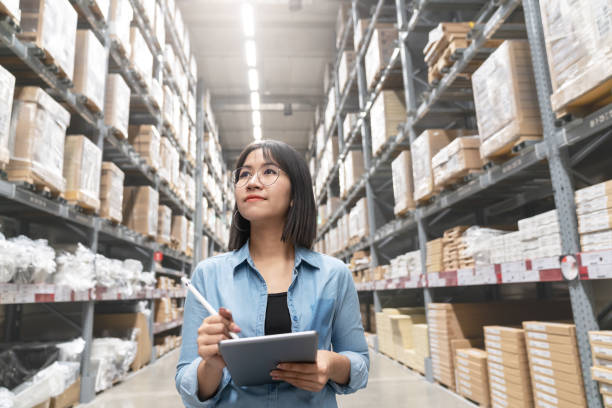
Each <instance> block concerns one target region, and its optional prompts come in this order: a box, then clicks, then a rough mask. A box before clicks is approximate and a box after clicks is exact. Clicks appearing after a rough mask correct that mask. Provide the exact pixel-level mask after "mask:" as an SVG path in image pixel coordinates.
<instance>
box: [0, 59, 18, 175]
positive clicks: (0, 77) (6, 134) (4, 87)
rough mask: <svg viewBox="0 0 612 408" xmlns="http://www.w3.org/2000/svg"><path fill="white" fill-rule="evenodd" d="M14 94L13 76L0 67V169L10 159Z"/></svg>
mask: <svg viewBox="0 0 612 408" xmlns="http://www.w3.org/2000/svg"><path fill="white" fill-rule="evenodd" d="M14 92H15V76H14V75H13V74H11V73H10V72H8V71H7V70H6V69H4V67H2V66H0V169H5V168H6V166H7V165H8V163H9V160H10V159H11V152H10V150H9V138H10V126H11V113H12V111H13V94H14Z"/></svg>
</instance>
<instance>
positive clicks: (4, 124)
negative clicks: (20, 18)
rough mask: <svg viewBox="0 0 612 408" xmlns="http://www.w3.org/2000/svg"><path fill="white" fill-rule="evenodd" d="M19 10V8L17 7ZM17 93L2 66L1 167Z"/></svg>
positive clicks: (6, 159)
mask: <svg viewBox="0 0 612 408" xmlns="http://www.w3.org/2000/svg"><path fill="white" fill-rule="evenodd" d="M17 8H18V9H19V7H17ZM14 92H15V76H14V75H13V74H11V73H10V72H8V71H7V70H6V69H4V67H2V66H0V102H1V104H0V167H1V168H4V167H6V165H7V164H8V163H9V160H10V158H11V153H10V151H9V132H10V125H11V112H12V111H13V94H14ZM194 157H195V156H194Z"/></svg>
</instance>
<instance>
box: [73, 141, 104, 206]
mask: <svg viewBox="0 0 612 408" xmlns="http://www.w3.org/2000/svg"><path fill="white" fill-rule="evenodd" d="M101 165H102V151H101V150H100V149H99V148H98V146H96V145H95V144H93V142H92V141H90V140H89V139H87V138H86V137H85V136H82V135H71V136H68V137H66V143H65V146H64V177H65V178H66V192H65V198H66V200H68V201H69V202H74V203H76V204H78V205H80V206H81V207H84V208H88V209H91V210H94V211H95V212H98V210H99V209H100V167H101Z"/></svg>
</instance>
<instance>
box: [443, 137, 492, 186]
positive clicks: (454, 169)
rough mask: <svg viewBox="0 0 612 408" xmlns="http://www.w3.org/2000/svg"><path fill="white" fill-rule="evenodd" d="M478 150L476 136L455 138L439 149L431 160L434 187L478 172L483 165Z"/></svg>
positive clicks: (478, 145) (478, 140)
mask: <svg viewBox="0 0 612 408" xmlns="http://www.w3.org/2000/svg"><path fill="white" fill-rule="evenodd" d="M479 148H480V139H479V138H478V136H465V137H458V138H456V139H455V140H453V141H452V142H450V143H449V144H448V145H446V146H444V147H443V148H442V149H440V151H439V152H438V153H436V154H435V155H434V156H433V158H432V159H431V166H432V167H433V174H434V184H435V186H436V187H438V186H440V187H442V186H445V185H448V184H450V183H452V182H454V181H457V180H460V179H461V178H462V177H464V176H467V175H468V174H470V173H472V172H476V171H479V170H480V169H481V168H482V165H483V162H482V160H481V159H480V150H479Z"/></svg>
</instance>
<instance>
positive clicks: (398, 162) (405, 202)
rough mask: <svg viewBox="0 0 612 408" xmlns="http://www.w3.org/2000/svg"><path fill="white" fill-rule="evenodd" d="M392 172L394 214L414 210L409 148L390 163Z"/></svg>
mask: <svg viewBox="0 0 612 408" xmlns="http://www.w3.org/2000/svg"><path fill="white" fill-rule="evenodd" d="M391 169H392V172H393V196H394V198H395V206H394V207H393V212H394V213H395V215H399V214H405V213H406V212H407V211H410V210H414V209H415V208H416V204H415V202H414V183H413V181H412V159H411V156H410V151H409V150H404V151H402V152H401V153H400V154H399V155H398V156H397V158H396V159H395V160H393V162H392V163H391Z"/></svg>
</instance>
